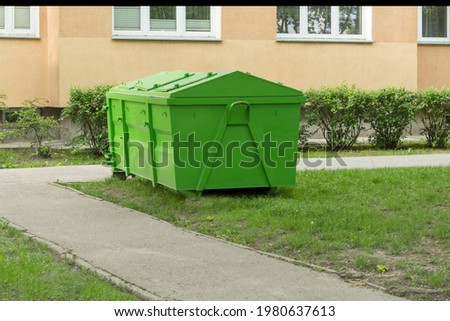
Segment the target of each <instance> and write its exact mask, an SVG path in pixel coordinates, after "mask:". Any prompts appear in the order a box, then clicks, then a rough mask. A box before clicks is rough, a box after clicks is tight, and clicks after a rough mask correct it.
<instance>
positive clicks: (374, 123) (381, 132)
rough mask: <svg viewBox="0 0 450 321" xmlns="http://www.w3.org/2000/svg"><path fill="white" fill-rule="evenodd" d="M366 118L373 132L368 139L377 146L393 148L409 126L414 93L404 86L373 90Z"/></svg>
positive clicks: (413, 113)
mask: <svg viewBox="0 0 450 321" xmlns="http://www.w3.org/2000/svg"><path fill="white" fill-rule="evenodd" d="M370 96H371V99H370V103H369V104H368V108H367V110H366V118H365V121H367V122H368V123H369V124H370V126H371V128H372V129H373V130H374V133H373V134H371V135H370V136H369V141H370V142H371V143H372V144H373V145H374V146H375V147H377V148H382V149H395V148H397V146H398V145H399V143H400V139H401V138H402V137H404V135H403V133H404V131H405V130H406V129H407V127H408V126H411V125H412V123H413V121H414V115H415V111H416V108H415V105H414V99H415V93H413V92H411V91H408V90H406V89H405V88H394V87H389V88H383V89H380V90H376V91H373V92H372V93H371V94H370Z"/></svg>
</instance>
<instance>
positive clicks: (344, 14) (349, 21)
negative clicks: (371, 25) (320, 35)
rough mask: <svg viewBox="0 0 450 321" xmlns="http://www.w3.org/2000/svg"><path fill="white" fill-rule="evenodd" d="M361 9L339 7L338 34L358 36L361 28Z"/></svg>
mask: <svg viewBox="0 0 450 321" xmlns="http://www.w3.org/2000/svg"><path fill="white" fill-rule="evenodd" d="M361 9H362V8H361V7H360V6H340V7H339V34H341V35H342V34H344V35H360V34H362V27H361V20H362V14H361Z"/></svg>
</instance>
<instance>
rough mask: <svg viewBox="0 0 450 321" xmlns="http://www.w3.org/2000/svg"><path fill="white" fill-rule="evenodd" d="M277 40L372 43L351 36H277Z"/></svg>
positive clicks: (369, 40) (368, 40) (371, 41)
mask: <svg viewBox="0 0 450 321" xmlns="http://www.w3.org/2000/svg"><path fill="white" fill-rule="evenodd" d="M276 41H279V42H334V43H341V42H342V43H373V40H371V39H351V38H342V39H341V38H279V37H277V39H276Z"/></svg>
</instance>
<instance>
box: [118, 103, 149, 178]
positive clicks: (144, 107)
mask: <svg viewBox="0 0 450 321" xmlns="http://www.w3.org/2000/svg"><path fill="white" fill-rule="evenodd" d="M125 112H126V115H125V116H126V120H127V127H128V131H129V141H128V145H127V147H128V159H129V168H130V174H133V175H136V176H140V177H142V178H146V179H149V180H152V181H153V179H154V178H153V170H152V163H151V156H152V154H151V153H152V150H151V147H152V145H151V139H150V130H151V128H150V126H149V111H148V104H146V103H143V102H133V101H127V102H126V104H125Z"/></svg>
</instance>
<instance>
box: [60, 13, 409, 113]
mask: <svg viewBox="0 0 450 321" xmlns="http://www.w3.org/2000/svg"><path fill="white" fill-rule="evenodd" d="M111 15H112V9H111V7H76V8H73V7H62V8H61V17H60V21H61V24H60V40H59V45H60V46H59V50H60V54H59V57H60V58H59V63H60V65H59V68H60V75H61V79H60V95H59V96H60V104H64V102H65V101H67V98H68V92H69V89H70V87H71V86H89V85H95V84H99V83H120V82H124V81H130V80H133V79H137V78H141V77H145V76H148V75H151V74H153V73H156V72H160V71H164V70H175V69H186V70H193V71H209V70H232V69H239V70H243V71H249V72H251V73H253V74H254V75H256V76H260V77H264V78H267V79H270V80H273V81H278V82H282V83H284V84H286V85H288V86H292V87H295V88H299V89H305V88H308V87H320V86H325V85H337V84H341V83H342V82H347V83H354V84H356V85H358V86H360V87H362V88H379V87H383V86H388V85H394V86H405V87H408V88H416V86H417V45H416V30H417V26H416V23H417V8H416V7H386V8H384V7H374V8H373V40H374V42H373V43H370V44H362V43H301V42H278V41H276V24H275V19H276V18H275V17H276V7H231V6H223V7H222V39H223V40H222V41H221V42H206V41H153V40H150V41H145V40H112V39H111V23H112V21H111ZM255 17H258V19H255Z"/></svg>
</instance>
